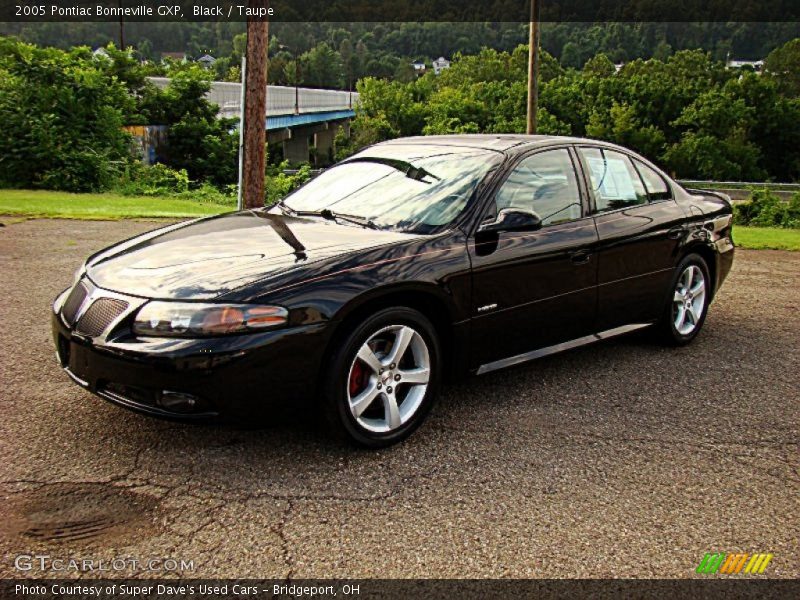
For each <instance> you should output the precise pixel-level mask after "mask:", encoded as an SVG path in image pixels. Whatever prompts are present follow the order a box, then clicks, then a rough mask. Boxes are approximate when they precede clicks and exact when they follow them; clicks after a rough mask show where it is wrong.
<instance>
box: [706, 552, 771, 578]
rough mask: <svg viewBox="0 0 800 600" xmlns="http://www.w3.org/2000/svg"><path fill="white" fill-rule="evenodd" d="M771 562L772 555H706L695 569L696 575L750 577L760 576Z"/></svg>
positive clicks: (719, 553)
mask: <svg viewBox="0 0 800 600" xmlns="http://www.w3.org/2000/svg"><path fill="white" fill-rule="evenodd" d="M771 560H772V554H749V553H747V552H744V553H740V554H725V553H724V552H715V553H713V554H712V553H706V555H705V556H704V557H703V560H701V561H700V564H699V565H698V567H697V573H705V574H706V575H710V574H713V573H725V574H727V575H735V574H738V573H750V574H751V575H756V574H758V575H760V574H761V573H763V572H764V569H766V568H767V565H768V564H769V561H771ZM745 565H747V566H745Z"/></svg>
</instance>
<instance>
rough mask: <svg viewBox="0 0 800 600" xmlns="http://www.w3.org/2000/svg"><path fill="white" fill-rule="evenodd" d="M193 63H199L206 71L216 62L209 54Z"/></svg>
mask: <svg viewBox="0 0 800 600" xmlns="http://www.w3.org/2000/svg"><path fill="white" fill-rule="evenodd" d="M195 62H198V63H200V64H201V65H202V66H203V67H205V68H206V69H210V68H211V67H213V66H214V63H215V62H217V59H216V58H214V57H213V56H211V55H210V54H203V56H201V57H200V58H198V59H197V61H195Z"/></svg>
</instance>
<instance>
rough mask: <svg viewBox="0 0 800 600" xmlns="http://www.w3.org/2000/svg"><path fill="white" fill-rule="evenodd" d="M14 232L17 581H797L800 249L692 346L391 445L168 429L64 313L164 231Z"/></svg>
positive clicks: (753, 259)
mask: <svg viewBox="0 0 800 600" xmlns="http://www.w3.org/2000/svg"><path fill="white" fill-rule="evenodd" d="M4 222H5V223H6V226H5V227H2V228H0V281H2V284H3V285H2V302H0V324H1V325H2V326H0V347H2V351H1V352H0V494H1V495H2V507H3V508H2V514H3V518H2V520H1V521H2V524H0V550H2V553H3V556H4V559H3V561H2V563H0V576H2V577H24V576H27V577H33V576H42V575H44V576H48V577H54V576H60V575H66V576H78V575H84V576H85V575H86V574H81V573H77V572H47V571H46V572H44V573H43V572H41V571H40V570H39V569H38V567H37V566H36V565H34V566H33V567H32V568H31V570H23V571H20V570H18V569H17V568H15V560H16V557H18V556H20V555H35V554H39V555H41V554H47V555H49V556H51V557H54V558H59V557H60V558H70V557H77V558H82V559H85V558H88V559H92V560H100V559H105V560H110V559H112V558H117V557H128V558H131V557H132V558H135V559H137V560H144V561H146V560H149V559H151V558H160V559H163V558H172V559H175V560H178V561H179V560H184V561H192V566H193V570H189V571H186V572H177V573H175V574H177V575H182V576H184V577H201V578H216V577H239V578H245V577H257V578H322V577H343V578H354V577H381V578H391V577H426V578H427V577H476V578H483V577H515V578H528V577H612V576H613V577H694V576H697V575H695V569H696V567H697V565H698V564H699V562H700V560H701V559H702V558H703V555H704V554H705V553H706V552H711V551H723V552H734V551H739V552H769V553H772V554H773V555H774V558H773V559H772V561H771V563H770V564H769V566H768V568H767V570H766V572H765V574H764V575H762V577H766V576H771V577H782V578H797V577H799V576H800V546H799V545H798V539H799V538H800V535H799V534H800V510H798V509H800V502H798V498H799V497H800V495H799V494H798V492H799V491H800V452H799V450H800V436H798V432H800V393H799V392H798V389H799V388H800V386H799V385H798V383H800V355H799V354H798V339H800V338H799V336H798V333H799V332H800V253H788V252H773V251H739V252H738V254H737V257H736V261H735V265H734V269H733V272H732V274H731V276H730V277H729V279H728V281H727V283H726V285H725V286H724V287H723V289H722V290H721V292H720V293H719V295H718V297H717V300H716V302H715V303H714V304H713V305H712V307H711V310H710V314H709V317H708V319H707V321H706V323H705V329H704V331H703V332H702V334H701V335H700V336H699V338H698V339H697V340H696V341H695V343H694V344H692V345H690V346H688V347H684V348H677V349H676V348H665V347H661V346H659V345H656V344H654V343H652V342H650V341H649V340H648V339H646V337H643V336H634V337H626V338H622V339H617V340H612V341H608V342H604V343H601V344H597V345H594V346H591V347H586V348H582V349H579V350H575V351H572V352H569V353H566V354H562V355H559V356H553V357H548V358H545V359H542V360H539V361H537V362H534V363H531V364H528V365H525V366H521V367H518V368H514V369H510V370H506V371H502V372H496V373H493V374H489V375H486V376H482V377H474V378H471V379H468V380H465V381H463V382H459V383H457V384H455V385H451V386H449V387H447V388H446V389H445V390H444V392H443V395H442V397H441V401H440V403H439V404H438V406H437V407H436V408H435V409H434V412H433V413H432V414H431V416H430V418H429V420H428V421H427V423H426V424H425V425H423V427H422V428H421V429H420V430H418V431H417V433H416V434H415V435H414V436H413V437H412V438H411V439H409V440H408V441H406V442H405V443H403V444H401V445H399V446H396V447H393V448H389V449H385V450H381V451H378V452H370V451H363V450H356V449H351V448H348V447H344V446H342V445H340V444H339V443H337V442H335V441H332V440H331V439H329V438H328V437H326V436H325V435H324V433H323V432H321V431H320V430H319V429H318V428H317V426H315V425H313V424H308V423H305V422H302V421H300V422H296V421H295V422H293V421H278V422H275V423H271V424H269V425H267V426H266V427H265V428H262V429H248V430H245V429H237V428H233V427H230V426H225V427H222V426H207V425H203V426H200V425H190V424H181V423H171V422H165V421H160V420H156V419H152V418H148V417H145V416H140V415H137V414H133V413H130V412H127V411H125V410H123V409H120V408H117V407H115V406H112V405H110V404H108V403H106V402H105V401H103V400H101V399H99V398H97V397H94V396H92V395H91V394H89V393H87V392H85V391H83V390H82V389H80V388H78V387H77V386H76V385H74V384H73V383H71V382H70V381H69V379H68V378H67V376H66V375H65V374H64V373H63V372H62V371H61V370H60V368H59V367H58V365H57V364H56V360H55V358H54V349H53V345H52V341H51V338H50V329H49V311H50V302H51V301H52V299H53V298H54V297H55V295H56V294H57V293H58V292H59V291H60V290H62V289H64V288H65V287H66V286H67V285H68V284H69V283H70V281H71V279H72V275H73V273H74V271H75V269H76V268H77V267H78V265H79V264H80V262H81V261H82V260H83V259H84V258H85V257H87V256H88V255H89V254H90V253H92V252H94V251H96V250H98V249H100V248H102V247H104V246H106V245H108V244H110V243H113V242H115V241H117V240H120V239H123V238H126V237H129V236H131V235H134V234H137V233H139V232H143V231H146V230H148V229H152V228H154V227H156V226H158V225H159V223H156V222H152V221H151V222H147V221H118V222H101V221H97V222H91V221H67V220H29V221H19V222H14V221H13V220H9V219H5V220H4ZM265 393H266V392H265ZM169 564H170V565H172V563H169ZM18 566H19V565H18ZM23 566H24V563H23ZM90 575H91V574H90ZM103 575H104V576H106V577H107V576H120V577H123V576H124V577H130V576H137V577H155V576H161V575H163V573H162V572H158V571H156V572H133V571H132V570H131V569H128V568H126V569H122V570H120V571H116V572H111V573H108V572H106V573H104V574H103Z"/></svg>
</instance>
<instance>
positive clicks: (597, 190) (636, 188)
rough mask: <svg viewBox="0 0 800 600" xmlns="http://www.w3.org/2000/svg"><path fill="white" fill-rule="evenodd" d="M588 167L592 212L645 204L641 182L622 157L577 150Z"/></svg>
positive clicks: (581, 149)
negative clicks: (593, 201) (593, 204)
mask: <svg viewBox="0 0 800 600" xmlns="http://www.w3.org/2000/svg"><path fill="white" fill-rule="evenodd" d="M580 152H581V154H582V155H583V158H584V160H585V161H586V165H587V167H588V168H589V179H590V180H591V187H592V190H593V192H594V197H595V204H596V212H605V211H609V210H617V209H619V208H626V207H628V206H637V205H639V204H645V203H647V193H646V192H645V189H644V186H643V185H642V180H641V179H640V178H639V174H638V173H637V172H636V169H634V168H633V163H631V161H630V159H629V158H628V157H627V156H625V155H624V154H620V153H619V152H614V151H613V150H606V149H605V148H580Z"/></svg>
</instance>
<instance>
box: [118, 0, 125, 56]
mask: <svg viewBox="0 0 800 600" xmlns="http://www.w3.org/2000/svg"><path fill="white" fill-rule="evenodd" d="M117 4H118V6H119V7H120V9H121V8H122V0H119V2H118V3H117ZM119 12H120V14H119V49H120V50H125V20H124V19H123V18H122V11H121V10H120V11H119Z"/></svg>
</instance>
